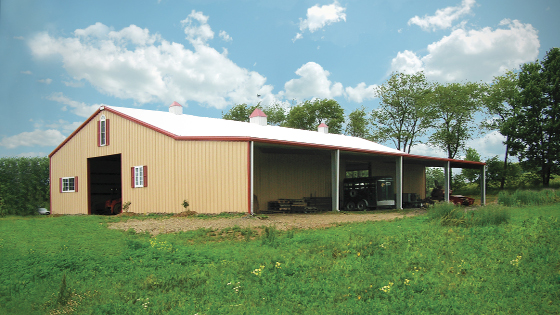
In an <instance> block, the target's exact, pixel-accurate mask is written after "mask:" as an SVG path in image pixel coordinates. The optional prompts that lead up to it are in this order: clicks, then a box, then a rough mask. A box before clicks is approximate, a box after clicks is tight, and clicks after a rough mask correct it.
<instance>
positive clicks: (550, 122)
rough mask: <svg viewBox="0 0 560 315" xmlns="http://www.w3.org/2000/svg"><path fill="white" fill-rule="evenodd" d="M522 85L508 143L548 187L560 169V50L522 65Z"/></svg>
mask: <svg viewBox="0 0 560 315" xmlns="http://www.w3.org/2000/svg"><path fill="white" fill-rule="evenodd" d="M518 86H519V90H520V91H519V95H518V99H517V101H516V102H515V106H514V118H513V119H511V120H510V122H509V123H508V126H507V130H506V132H507V133H508V135H510V139H509V141H508V142H507V143H508V145H509V146H510V147H511V150H512V154H514V155H517V156H519V158H520V160H521V161H522V163H524V164H526V167H528V168H534V169H536V170H537V173H538V174H539V175H540V176H541V182H542V184H543V186H545V187H548V186H549V184H550V179H551V177H552V175H553V174H559V171H560V49H559V48H553V49H551V50H549V51H548V52H547V53H546V56H545V58H544V60H543V61H542V62H541V63H540V64H539V63H538V61H536V62H531V63H526V64H524V65H522V66H521V71H520V72H519V82H518Z"/></svg>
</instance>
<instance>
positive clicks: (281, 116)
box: [263, 103, 287, 126]
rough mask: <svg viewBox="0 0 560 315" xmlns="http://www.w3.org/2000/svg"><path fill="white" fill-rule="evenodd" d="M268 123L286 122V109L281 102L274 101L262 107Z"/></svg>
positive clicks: (277, 124)
mask: <svg viewBox="0 0 560 315" xmlns="http://www.w3.org/2000/svg"><path fill="white" fill-rule="evenodd" d="M263 112H264V113H265V114H266V116H267V122H268V124H269V125H273V126H282V125H284V124H285V123H286V118H287V114H286V109H285V108H284V107H282V105H281V104H278V103H275V104H272V105H271V106H267V107H265V108H264V109H263Z"/></svg>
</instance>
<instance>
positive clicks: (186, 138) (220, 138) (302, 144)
mask: <svg viewBox="0 0 560 315" xmlns="http://www.w3.org/2000/svg"><path fill="white" fill-rule="evenodd" d="M104 110H106V111H109V112H111V113H113V114H115V115H117V116H120V117H122V118H124V119H127V120H130V121H132V122H135V123H137V124H139V125H141V126H144V127H146V128H149V129H152V130H154V131H157V132H159V133H161V134H163V135H166V136H168V137H171V138H173V139H174V140H178V141H234V142H249V141H254V142H258V143H270V144H281V145H292V146H299V147H308V148H316V149H325V150H341V151H345V152H356V153H369V154H379V155H389V156H402V157H405V158H415V159H421V160H435V161H448V162H459V163H464V164H473V165H486V163H484V162H474V161H463V160H454V159H448V158H438V157H431V156H423V155H414V154H408V153H404V152H385V151H375V150H366V149H355V148H347V147H338V146H331V145H324V144H315V143H305V142H295V141H286V140H277V139H266V138H258V137H231V136H193V137H190V136H178V135H176V134H173V133H171V132H168V131H166V130H163V129H161V128H158V127H155V126H153V125H150V124H148V123H146V122H144V121H141V120H139V119H136V118H134V117H131V116H128V115H126V114H123V113H121V112H119V111H116V110H114V109H112V108H110V107H104ZM256 110H258V108H256V109H255V111H256ZM259 110H260V109H259ZM100 111H101V110H100V109H98V110H97V111H96V112H95V113H93V114H92V115H91V116H90V117H89V118H88V119H87V120H86V121H85V122H84V123H83V124H81V125H80V127H78V129H76V130H75V131H74V132H73V133H72V134H71V135H70V136H68V138H66V140H64V141H63V142H62V143H61V144H60V145H59V146H58V147H56V149H54V151H53V152H52V153H51V154H49V158H50V157H52V156H53V155H54V154H55V153H56V152H57V151H58V150H60V148H62V146H64V145H65V144H66V143H67V142H68V141H70V139H71V138H72V137H74V135H76V134H77V133H78V132H79V131H80V130H81V129H82V128H83V127H84V126H85V125H86V124H88V123H89V122H90V121H91V120H92V119H93V118H94V117H95V116H97V114H98V113H99V112H100ZM261 112H262V111H261ZM253 113H254V112H253ZM263 114H264V113H263Z"/></svg>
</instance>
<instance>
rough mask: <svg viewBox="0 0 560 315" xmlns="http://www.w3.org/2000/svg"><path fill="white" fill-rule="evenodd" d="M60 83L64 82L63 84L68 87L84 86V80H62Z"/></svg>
mask: <svg viewBox="0 0 560 315" xmlns="http://www.w3.org/2000/svg"><path fill="white" fill-rule="evenodd" d="M62 83H64V85H66V86H69V87H83V86H84V82H82V81H62Z"/></svg>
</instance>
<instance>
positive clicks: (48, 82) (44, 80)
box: [37, 78, 52, 85]
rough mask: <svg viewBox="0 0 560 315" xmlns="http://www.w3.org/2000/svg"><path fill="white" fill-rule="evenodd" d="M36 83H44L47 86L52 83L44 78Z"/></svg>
mask: <svg viewBox="0 0 560 315" xmlns="http://www.w3.org/2000/svg"><path fill="white" fill-rule="evenodd" d="M37 82H39V83H45V84H46V85H49V84H51V83H52V79H49V78H46V79H41V80H37Z"/></svg>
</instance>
